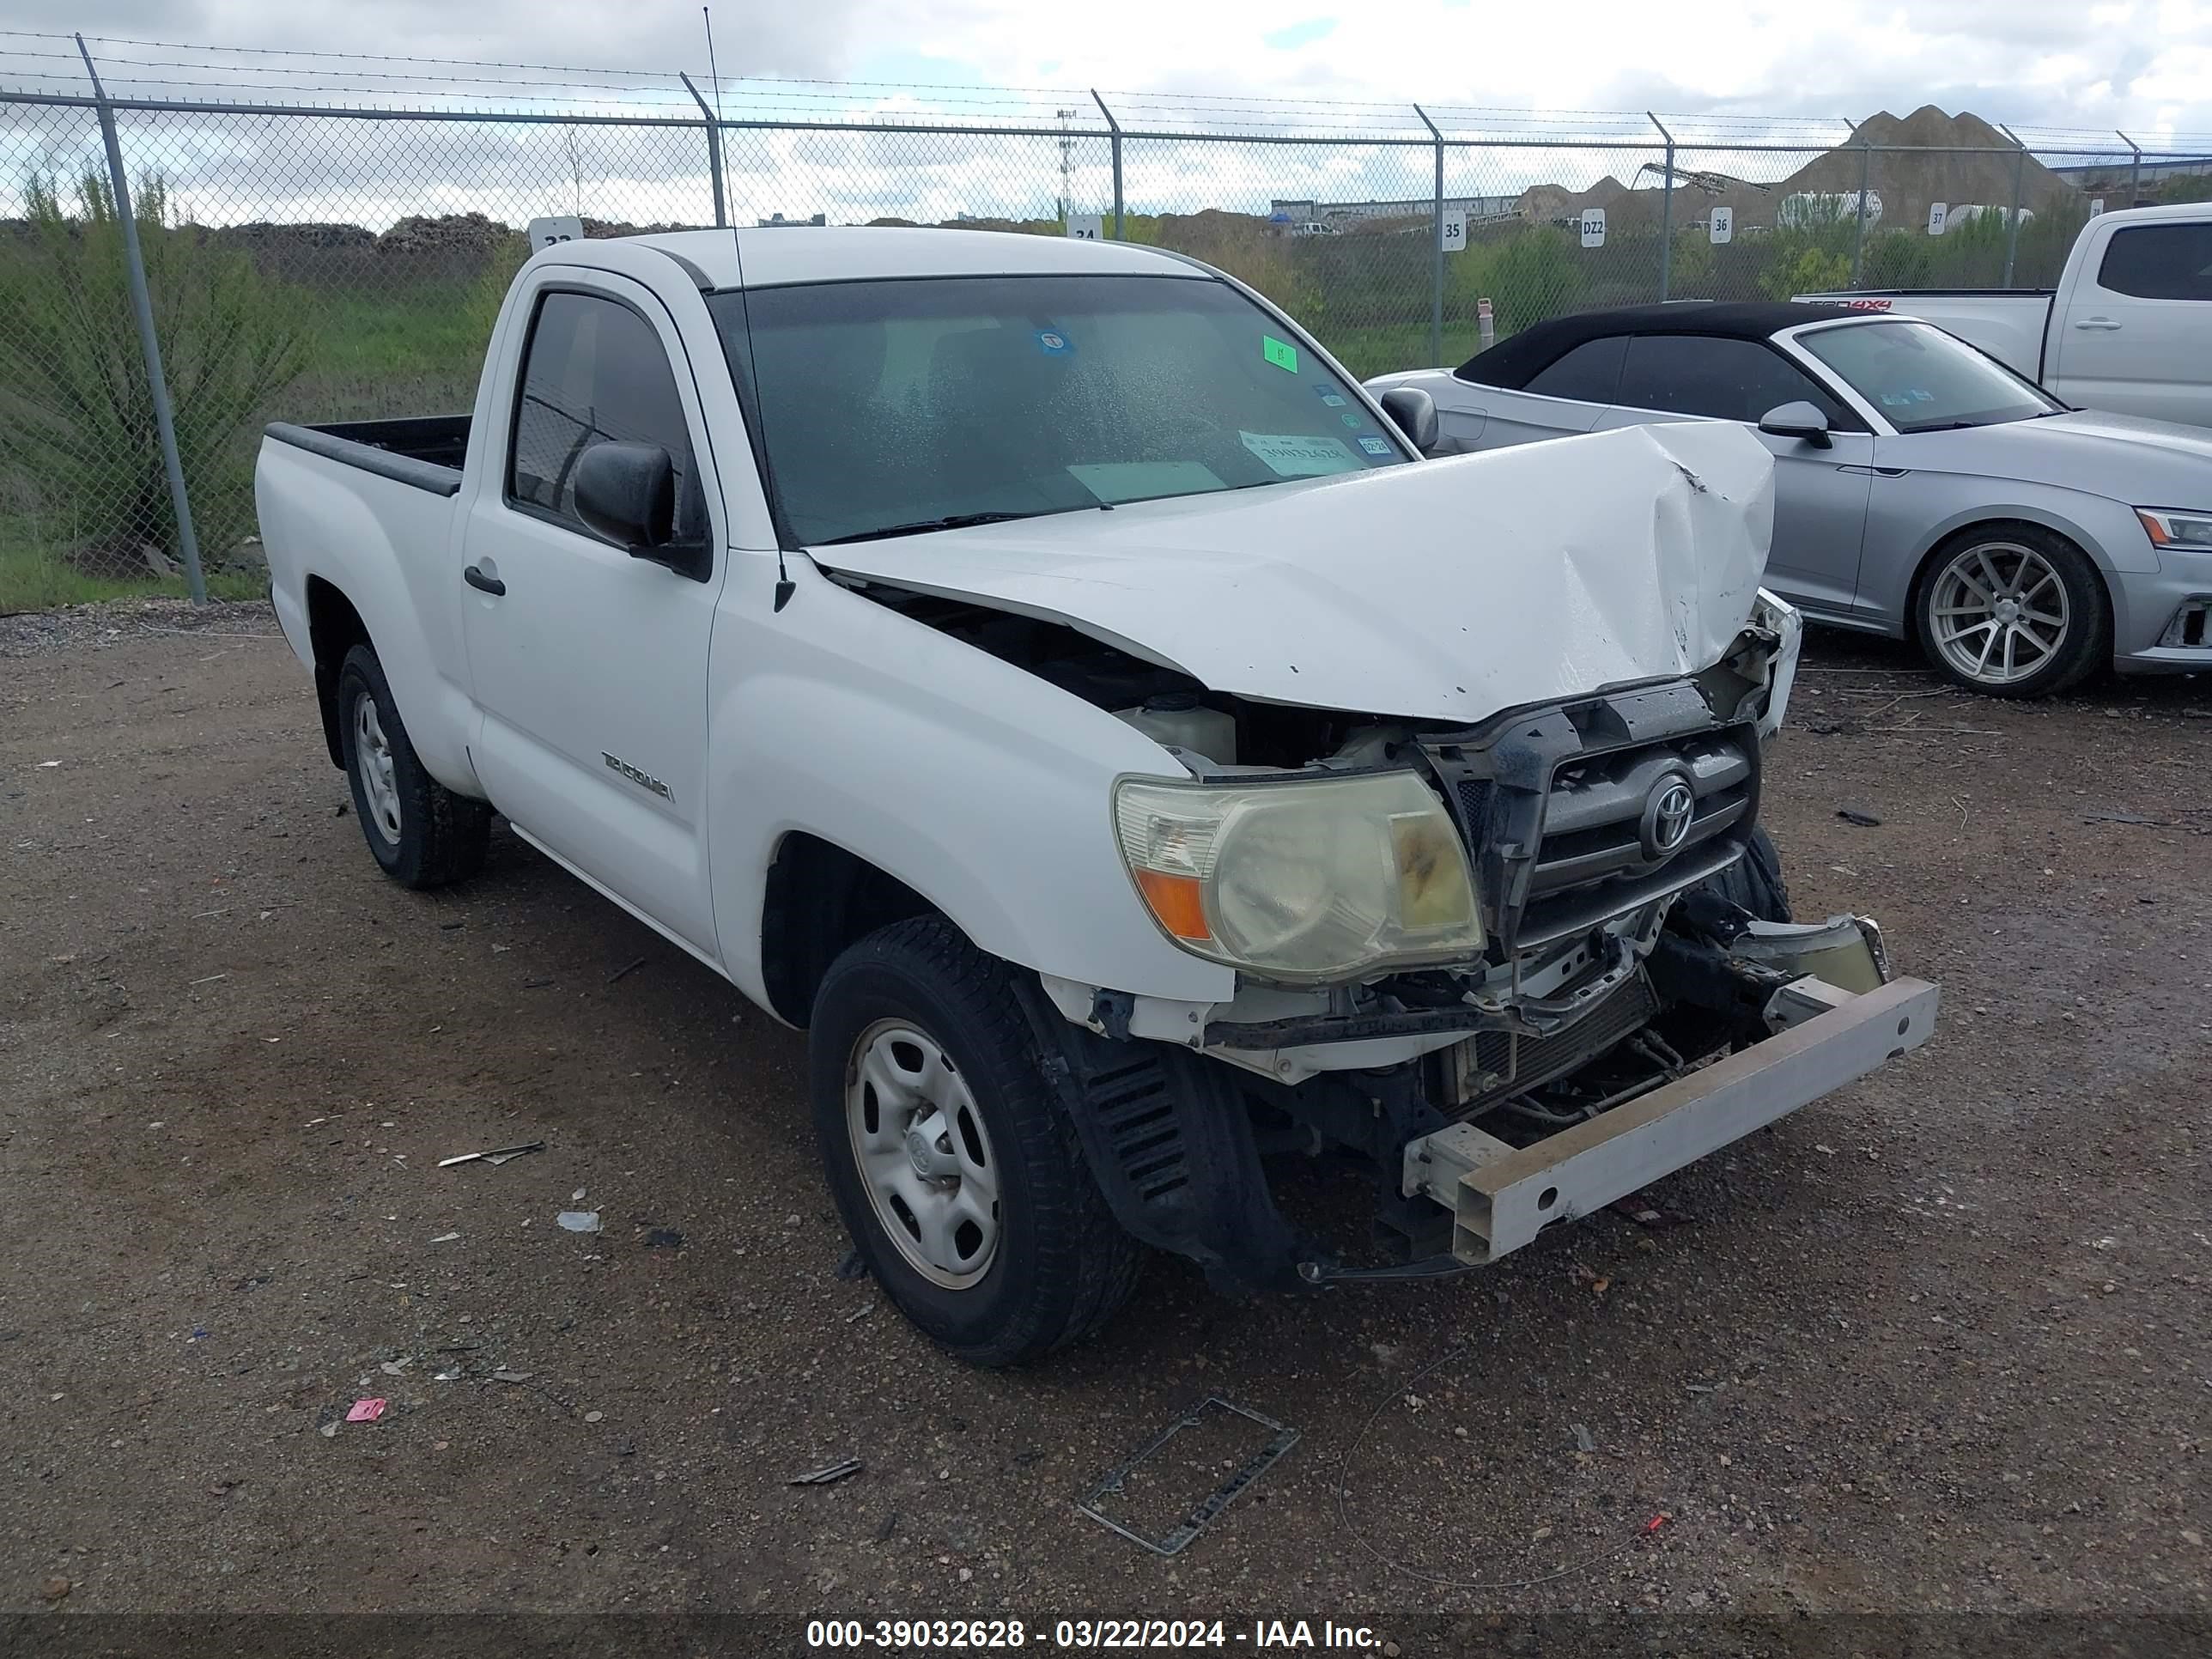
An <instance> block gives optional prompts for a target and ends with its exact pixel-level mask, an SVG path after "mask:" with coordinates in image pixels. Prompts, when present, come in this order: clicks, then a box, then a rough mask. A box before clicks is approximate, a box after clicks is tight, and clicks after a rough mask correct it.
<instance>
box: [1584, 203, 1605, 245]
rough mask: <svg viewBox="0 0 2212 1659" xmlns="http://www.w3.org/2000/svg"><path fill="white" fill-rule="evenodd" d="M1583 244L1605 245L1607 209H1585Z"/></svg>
mask: <svg viewBox="0 0 2212 1659" xmlns="http://www.w3.org/2000/svg"><path fill="white" fill-rule="evenodd" d="M1583 246H1584V247H1603V246H1605V210H1604V209H1603V208H1584V209H1583Z"/></svg>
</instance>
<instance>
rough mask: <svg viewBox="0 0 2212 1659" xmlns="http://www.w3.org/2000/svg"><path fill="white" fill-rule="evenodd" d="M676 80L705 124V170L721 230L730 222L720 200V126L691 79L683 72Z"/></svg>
mask: <svg viewBox="0 0 2212 1659" xmlns="http://www.w3.org/2000/svg"><path fill="white" fill-rule="evenodd" d="M676 78H677V79H678V80H679V81H681V82H683V83H684V91H686V92H688V93H690V94H691V101H692V102H693V103H695V104H696V105H698V106H699V114H700V117H701V118H702V119H703V120H704V121H705V122H706V124H707V170H708V172H709V173H712V174H713V175H714V228H715V229H717V230H721V229H724V228H726V227H727V226H728V224H729V222H730V214H729V209H728V206H727V204H725V203H724V201H723V199H722V124H721V123H720V121H717V120H716V119H715V118H714V111H712V110H710V109H708V107H707V100H705V99H703V98H702V97H701V96H700V95H699V88H696V87H695V86H693V85H692V84H691V77H690V76H689V75H687V74H685V73H684V71H683V70H678V71H677V72H676Z"/></svg>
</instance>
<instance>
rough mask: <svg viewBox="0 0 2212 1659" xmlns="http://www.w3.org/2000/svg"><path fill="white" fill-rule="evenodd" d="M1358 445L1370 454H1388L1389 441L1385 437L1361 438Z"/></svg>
mask: <svg viewBox="0 0 2212 1659" xmlns="http://www.w3.org/2000/svg"><path fill="white" fill-rule="evenodd" d="M1359 447H1361V448H1362V449H1364V450H1365V451H1366V452H1367V453H1369V454H1370V455H1388V454H1389V453H1390V443H1389V440H1388V439H1387V438H1375V437H1367V438H1362V439H1361V440H1360V441H1359Z"/></svg>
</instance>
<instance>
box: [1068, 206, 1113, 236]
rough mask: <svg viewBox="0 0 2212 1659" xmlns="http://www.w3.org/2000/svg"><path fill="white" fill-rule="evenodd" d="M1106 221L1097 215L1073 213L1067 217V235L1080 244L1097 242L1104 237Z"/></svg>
mask: <svg viewBox="0 0 2212 1659" xmlns="http://www.w3.org/2000/svg"><path fill="white" fill-rule="evenodd" d="M1105 229H1106V225H1105V221H1104V219H1103V217H1102V216H1099V215H1098V214H1096V213H1071V214H1069V215H1068V216H1067V234H1069V235H1070V236H1073V238H1075V240H1077V241H1079V242H1096V241H1098V240H1101V239H1102V238H1103V235H1104V233H1105Z"/></svg>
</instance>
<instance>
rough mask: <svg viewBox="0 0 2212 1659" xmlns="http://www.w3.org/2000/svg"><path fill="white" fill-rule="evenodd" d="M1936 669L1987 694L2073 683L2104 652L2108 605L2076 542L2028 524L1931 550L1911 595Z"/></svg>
mask: <svg viewBox="0 0 2212 1659" xmlns="http://www.w3.org/2000/svg"><path fill="white" fill-rule="evenodd" d="M1912 623H1913V631H1914V632H1915V634H1917V635H1918V637H1919V641H1920V649H1921V652H1922V653H1923V655H1924V656H1926V657H1927V659H1928V660H1929V663H1930V664H1931V665H1933V666H1934V667H1935V669H1936V671H1937V672H1938V673H1940V674H1942V675H1943V676H1944V677H1945V678H1947V679H1949V680H1950V681H1951V682H1952V683H1953V684H1957V685H1962V686H1964V687H1966V690H1969V691H1978V692H1980V693H1982V694H1983V695H1984V696H1991V697H2040V696H2048V695H2050V694H2051V693H2052V692H2055V691H2063V690H2066V689H2067V688H2068V687H2069V686H2071V685H2075V684H2079V683H2080V682H2081V680H2082V679H2083V678H2085V677H2087V674H2088V673H2089V671H2091V670H2092V669H2093V668H2095V667H2096V665H2097V664H2098V663H2099V662H2100V660H2102V659H2105V658H2106V657H2107V656H2109V655H2110V653H2111V646H2110V643H2109V641H2110V640H2111V638H2112V599H2111V597H2110V596H2109V595H2108V594H2106V592H2105V584H2104V580H2103V579H2102V578H2101V577H2100V576H2099V575H2098V574H2097V568H2096V566H2095V565H2093V564H2092V563H2090V562H2089V560H2088V557H2087V556H2086V555H2085V554H2084V553H2083V552H2082V551H2081V549H2080V548H2078V547H2076V546H2075V545H2074V544H2073V543H2071V542H2069V541H2068V540H2067V539H2066V538H2064V537H2063V536H2059V535H2056V534H2054V533H2052V532H2051V531H2048V530H2045V529H2043V528H2041V527H2040V526H2036V525H2027V524H2010V525H1984V526H1981V527H1980V528H1978V529H1975V530H1969V531H1966V532H1962V533H1961V534H1960V535H1958V536H1956V537H1954V538H1952V539H1951V540H1950V541H1949V542H1948V543H1947V544H1944V545H1943V546H1942V548H1939V549H1938V550H1936V556H1935V557H1934V558H1933V559H1931V560H1930V561H1929V566H1928V574H1927V575H1926V576H1925V577H1924V578H1923V580H1922V581H1921V583H1920V586H1919V589H1918V591H1917V592H1916V593H1915V595H1914V596H1913V605H1912Z"/></svg>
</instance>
